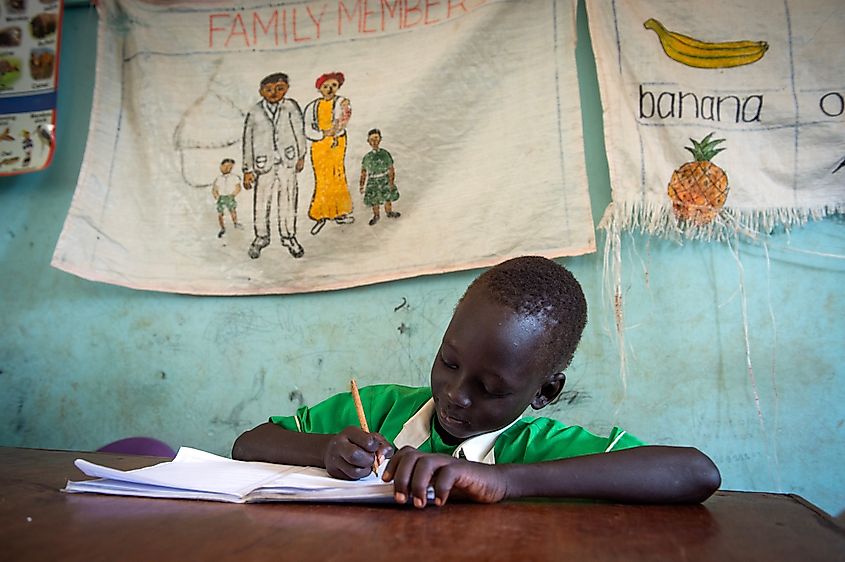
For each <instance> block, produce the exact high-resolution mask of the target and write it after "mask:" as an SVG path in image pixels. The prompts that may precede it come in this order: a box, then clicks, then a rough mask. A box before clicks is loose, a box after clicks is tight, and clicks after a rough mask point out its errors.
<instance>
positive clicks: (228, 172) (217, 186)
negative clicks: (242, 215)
mask: <svg viewBox="0 0 845 562" xmlns="http://www.w3.org/2000/svg"><path fill="white" fill-rule="evenodd" d="M234 166H235V161H234V160H232V159H231V158H224V159H223V161H222V162H220V175H219V176H217V178H216V179H215V180H214V184H213V185H212V187H211V195H212V196H213V197H214V200H215V201H216V202H217V222H218V223H219V224H220V232H218V233H217V237H218V238H222V237H223V235H224V234H226V226H225V224H224V223H223V213H224V212H225V210H226V209H228V210H229V214H230V215H231V216H232V223H233V224H234V225H235V228H238V229H241V228H243V225H242V224H241V223H239V222H238V211H237V209H238V203H237V201H235V197H237V195H238V193H240V192H241V177H240V176H239V175H237V174H233V173H232V168H233V167H234Z"/></svg>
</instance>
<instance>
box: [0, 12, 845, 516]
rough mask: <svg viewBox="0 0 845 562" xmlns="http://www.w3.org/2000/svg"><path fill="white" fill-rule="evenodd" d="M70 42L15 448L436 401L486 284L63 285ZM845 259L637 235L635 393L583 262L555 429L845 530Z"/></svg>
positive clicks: (227, 436) (792, 239) (79, 114)
mask: <svg viewBox="0 0 845 562" xmlns="http://www.w3.org/2000/svg"><path fill="white" fill-rule="evenodd" d="M64 25H65V27H64V33H63V46H62V47H63V48H62V58H61V71H60V96H59V120H58V130H57V133H58V151H57V157H56V160H55V161H54V163H53V165H52V166H51V167H50V168H49V169H48V170H46V171H45V172H41V173H39V174H34V175H29V176H19V177H15V178H3V179H0V225H1V226H0V264H1V265H2V267H1V268H0V283H2V291H3V297H2V302H3V306H2V311H3V321H4V322H3V324H4V330H3V335H2V336H0V445H5V446H25V447H44V448H57V449H76V450H89V449H94V448H97V447H99V446H101V445H103V444H105V443H107V442H109V441H112V440H115V439H118V438H121V437H126V436H131V435H152V436H156V437H159V438H161V439H164V440H165V441H167V442H169V443H170V444H171V445H173V446H178V445H190V446H194V447H199V448H203V449H206V450H209V451H212V452H216V453H221V454H226V453H228V451H229V450H230V447H231V444H232V441H233V439H234V438H235V436H236V435H237V434H238V433H239V432H241V431H242V430H244V429H246V428H249V427H251V426H254V425H256V424H258V423H261V422H262V421H264V420H265V419H266V418H267V416H269V415H270V414H276V413H282V414H286V413H291V412H292V411H293V410H294V409H295V408H296V407H297V406H298V405H299V404H302V403H314V402H316V401H318V400H320V399H322V398H324V397H326V396H327V395H329V394H331V393H333V392H335V391H339V390H342V389H344V388H345V386H346V384H347V383H348V380H349V378H350V377H352V376H355V377H357V378H358V380H359V381H360V382H361V383H362V384H369V383H375V382H398V383H406V384H425V383H426V381H427V378H428V371H429V368H430V363H431V360H432V358H433V355H434V352H435V350H436V347H437V344H438V343H439V339H440V337H441V335H442V331H443V330H444V328H445V326H446V324H447V323H448V319H449V316H450V313H451V310H452V307H453V306H454V303H455V301H456V300H457V298H458V297H459V296H460V294H461V293H462V291H463V289H464V288H465V286H466V285H467V283H469V281H470V280H471V279H472V278H473V277H474V276H475V275H476V274H477V273H478V272H476V271H472V272H463V273H455V274H449V275H443V276H435V277H424V278H418V279H411V280H406V281H399V282H394V283H387V284H381V285H375V286H370V287H363V288H358V289H353V290H345V291H336V292H329V293H319V294H309V295H294V296H285V297H272V296H271V297H251V298H209V297H205V298H197V297H189V296H180V295H170V294H158V293H149V292H138V291H132V290H129V289H124V288H119V287H113V286H108V285H101V284H96V283H91V282H88V281H83V280H81V279H77V278H75V277H72V276H70V275H68V274H65V273H61V272H59V271H57V270H54V269H51V268H50V266H49V261H50V257H51V254H52V250H53V247H54V245H55V242H56V239H57V237H58V234H59V230H60V228H61V224H62V221H63V219H64V216H65V214H66V212H67V209H68V206H69V204H70V199H71V196H72V193H73V188H74V184H75V179H76V176H77V173H78V170H79V165H80V162H81V158H82V150H83V145H84V140H85V137H86V133H87V120H88V112H89V110H90V104H91V95H92V92H91V88H90V84H92V75H93V61H94V48H95V35H96V33H95V30H96V15H95V13H94V12H93V10H92V9H91V8H87V7H71V8H69V9H68V10H67V11H66V17H65V22H64ZM586 33H587V31H586V25H585V21H584V13H583V6H581V13H580V15H579V35H580V36H581V37H582V38H584V41H582V42H581V43H580V44H579V47H578V49H579V52H578V57H579V58H578V60H579V69H580V72H581V92H582V98H583V99H582V105H583V108H584V123H585V131H584V135H585V140H586V145H587V146H586V153H587V168H588V174H589V179H590V190H591V197H592V203H593V208H594V214H595V215H596V216H597V215H598V214H599V213H600V212H601V210H602V209H603V208H604V207H605V205H606V204H607V202H608V200H609V187H608V179H607V165H606V160H605V159H604V156H603V141H602V137H601V110H600V107H599V104H598V89H597V86H596V81H595V71H594V68H593V65H592V62H591V53H590V47H589V43H588V41H587V37H586ZM154 189H156V188H155V186H151V190H154ZM159 196H166V193H163V192H161V191H159ZM151 235H155V233H151ZM599 239H600V240H601V237H600V238H599ZM843 254H845V229H843V221H842V220H841V219H832V220H826V221H822V222H818V223H813V224H810V225H808V226H807V227H806V228H804V229H802V230H796V231H794V232H792V233H791V234H782V235H778V236H775V237H773V238H771V239H770V240H769V241H768V244H767V245H766V246H762V245H760V244H748V243H739V244H737V245H734V246H733V247H728V246H726V245H720V244H703V243H687V244H685V245H683V246H681V245H677V244H675V243H671V242H666V241H660V240H649V239H647V238H643V237H639V236H627V235H626V236H625V237H623V264H624V272H623V290H624V302H625V351H626V352H625V358H626V365H627V369H626V376H625V377H624V378H623V377H622V376H621V375H620V358H619V357H620V356H619V351H618V348H617V341H618V340H617V338H616V337H614V334H613V329H612V325H613V320H612V314H611V311H610V310H609V308H608V307H607V305H606V304H605V303H606V302H607V299H606V298H605V296H604V293H603V286H604V285H603V277H602V256H601V254H600V253H599V254H596V255H590V256H583V257H580V258H575V259H568V260H566V261H565V263H566V265H567V266H568V267H570V268H571V269H572V270H573V272H574V273H575V274H576V276H577V277H578V278H579V279H580V280H581V282H582V284H583V285H584V288H585V291H586V293H587V297H588V301H589V305H590V324H589V326H588V329H587V332H586V333H585V336H584V341H583V343H582V346H581V347H580V349H579V351H578V354H577V355H576V358H575V361H574V362H573V365H572V367H571V369H570V371H569V381H568V386H567V390H566V392H565V393H564V395H563V398H562V399H561V400H560V401H559V402H558V403H557V404H555V405H553V406H551V407H550V408H549V409H548V410H547V414H549V415H551V416H554V417H558V418H560V419H562V420H564V421H567V422H569V423H578V424H582V425H585V426H587V427H589V428H591V429H593V430H594V431H596V432H603V431H607V429H608V428H609V427H610V426H611V425H614V424H617V425H620V426H622V427H625V428H626V429H628V430H629V431H630V432H632V433H634V434H636V435H638V436H640V437H641V438H643V439H645V440H647V441H649V442H652V443H670V444H686V445H693V446H696V447H699V448H700V449H702V450H703V451H705V452H707V453H708V454H710V455H711V456H712V457H713V458H714V459H715V460H716V462H717V464H718V465H719V466H720V468H721V470H722V474H723V481H724V483H723V487H724V488H726V489H743V490H770V491H782V492H794V493H798V494H801V495H803V496H805V497H806V498H807V499H809V500H810V501H813V502H815V503H816V504H818V505H819V506H820V507H822V508H824V509H826V510H827V511H829V512H831V513H834V514H835V513H838V512H840V511H842V510H843V509H845V482H843V480H842V479H841V478H838V477H836V476H835V475H836V474H838V471H839V468H840V467H841V466H842V465H843V464H845V428H843V423H845V406H843V404H845V385H843V383H845V366H843V343H845V320H843V319H845V300H844V299H842V294H843V289H842V287H845V260H843V259H842V255H843ZM836 256H838V257H836ZM746 327H747V337H746Z"/></svg>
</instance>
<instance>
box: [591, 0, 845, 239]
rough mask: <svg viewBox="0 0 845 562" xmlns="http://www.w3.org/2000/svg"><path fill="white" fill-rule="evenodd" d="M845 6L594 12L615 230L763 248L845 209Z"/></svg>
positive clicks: (665, 5) (834, 1)
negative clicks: (736, 239)
mask: <svg viewBox="0 0 845 562" xmlns="http://www.w3.org/2000/svg"><path fill="white" fill-rule="evenodd" d="M842 7H843V6H842V2H841V0H800V1H799V0H778V1H774V2H773V1H771V0H746V1H743V2H732V1H725V0H715V1H713V2H704V3H702V2H677V1H675V0H614V1H606V0H587V9H588V14H589V21H590V34H591V37H592V42H593V49H594V52H595V57H596V64H597V69H598V77H599V85H600V90H601V96H602V103H603V107H604V127H605V142H606V146H607V152H608V161H609V166H610V176H611V184H612V201H613V202H612V204H611V206H610V208H609V209H608V210H607V212H606V214H605V217H604V219H603V223H602V226H603V227H605V228H607V229H609V232H610V234H611V235H613V233H618V231H619V230H624V229H632V230H640V231H643V232H648V233H653V234H663V235H666V236H669V237H680V236H688V237H700V238H705V239H710V238H714V239H722V238H727V237H730V236H733V235H735V234H737V233H739V234H745V235H751V236H754V235H756V234H758V233H766V232H770V231H771V230H773V229H775V228H778V227H789V226H792V225H798V224H802V223H803V222H805V221H806V220H807V219H810V218H819V217H823V216H826V215H829V214H833V213H841V212H842V211H843V209H845V74H843V72H842V69H843V68H845V11H844V10H843V9H842Z"/></svg>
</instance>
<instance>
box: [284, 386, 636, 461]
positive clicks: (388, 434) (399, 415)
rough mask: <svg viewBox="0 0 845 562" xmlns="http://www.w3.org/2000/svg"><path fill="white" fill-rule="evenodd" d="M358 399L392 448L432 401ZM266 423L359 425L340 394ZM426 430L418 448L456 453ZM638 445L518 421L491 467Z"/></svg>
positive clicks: (381, 392) (374, 391)
mask: <svg viewBox="0 0 845 562" xmlns="http://www.w3.org/2000/svg"><path fill="white" fill-rule="evenodd" d="M360 394H361V403H362V404H363V406H364V412H365V413H366V415H367V424H368V425H369V428H370V431H373V432H377V433H380V434H382V435H383V436H384V437H385V439H387V440H388V441H390V442H391V443H394V442H395V440H396V436H397V435H399V432H400V431H402V427H403V426H404V425H405V422H407V421H408V420H409V419H410V418H411V417H413V416H414V415H415V414H416V413H417V412H418V411H419V410H420V408H422V407H423V406H424V405H425V404H426V403H427V402H428V401H429V400H430V399H431V389H430V388H428V387H422V388H412V387H407V386H399V385H392V384H386V385H375V386H368V387H364V388H362V389H361V390H360ZM270 421H271V422H272V423H275V424H277V425H279V426H281V427H283V428H285V429H288V430H290V431H301V432H305V433H338V432H340V431H341V430H343V429H344V428H345V427H347V426H350V425H358V415H357V413H356V412H355V405H354V403H353V401H352V397H351V396H350V393H348V392H344V393H341V394H337V395H335V396H332V397H331V398H329V399H327V400H325V401H323V402H321V403H319V404H317V405H316V406H313V407H308V406H302V407H301V408H299V409H298V410H297V412H296V414H295V415H293V416H273V417H271V418H270ZM432 421H433V418H432ZM429 427H430V429H429V431H430V437H429V438H428V440H427V441H426V442H424V443H422V444H421V445H420V446H419V447H417V448H418V449H419V450H420V451H423V452H426V453H442V454H446V455H451V454H452V453H453V452H454V451H455V449H456V447H454V446H449V445H446V444H445V443H443V440H442V439H441V438H440V435H439V434H438V433H437V430H436V428H435V427H434V424H433V423H432V422H429ZM640 445H643V442H642V441H640V440H639V439H637V438H636V437H634V436H632V435H629V434H628V433H626V432H625V431H622V430H621V429H619V428H617V427H614V428H613V430H612V431H611V432H610V435H609V436H607V437H599V436H597V435H594V434H592V433H590V432H589V431H587V430H586V429H584V428H582V427H578V426H567V425H564V424H562V423H561V422H559V421H556V420H553V419H550V418H520V419H519V420H517V421H516V422H515V423H514V424H513V425H511V426H510V427H509V428H508V429H506V430H505V431H504V432H503V433H501V434H500V435H499V436H498V438H496V441H495V446H494V453H495V462H497V463H500V464H504V463H534V462H542V461H551V460H557V459H565V458H569V457H577V456H579V455H589V454H592V453H604V452H607V451H611V450H613V451H619V450H621V449H628V448H630V447H637V446H640Z"/></svg>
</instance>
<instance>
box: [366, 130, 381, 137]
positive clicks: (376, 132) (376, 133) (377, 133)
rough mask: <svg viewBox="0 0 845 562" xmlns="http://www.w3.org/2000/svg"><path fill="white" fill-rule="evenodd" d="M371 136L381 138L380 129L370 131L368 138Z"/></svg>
mask: <svg viewBox="0 0 845 562" xmlns="http://www.w3.org/2000/svg"><path fill="white" fill-rule="evenodd" d="M370 135H378V136H381V131H379V130H378V129H370V130H369V132H367V138H370Z"/></svg>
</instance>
